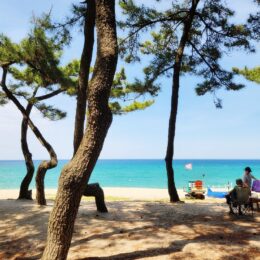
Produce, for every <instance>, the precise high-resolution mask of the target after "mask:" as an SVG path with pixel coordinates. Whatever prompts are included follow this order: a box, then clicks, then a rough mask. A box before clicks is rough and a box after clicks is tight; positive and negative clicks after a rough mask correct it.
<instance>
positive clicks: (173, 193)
mask: <svg viewBox="0 0 260 260" xmlns="http://www.w3.org/2000/svg"><path fill="white" fill-rule="evenodd" d="M198 3H199V0H193V1H192V6H191V8H190V10H189V14H188V16H187V18H186V20H185V22H184V27H183V33H182V36H181V40H180V43H179V47H178V49H177V52H176V57H175V63H174V68H173V70H174V71H173V84H172V97H171V111H170V119H169V127H168V143H167V151H166V156H165V164H166V171H167V181H168V193H169V196H170V202H178V201H180V198H179V195H178V192H177V189H176V185H175V181H174V168H173V156H174V140H175V132H176V119H177V113H178V101H179V89H180V72H181V64H182V58H183V54H184V49H185V46H186V44H187V41H188V39H189V33H190V29H191V27H192V22H193V19H194V15H195V12H196V8H197V6H198Z"/></svg>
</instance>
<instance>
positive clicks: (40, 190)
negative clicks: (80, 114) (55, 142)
mask: <svg viewBox="0 0 260 260" xmlns="http://www.w3.org/2000/svg"><path fill="white" fill-rule="evenodd" d="M7 71H8V67H3V75H2V81H1V86H2V89H3V91H4V92H5V94H6V96H7V97H8V98H9V99H10V100H11V101H12V102H13V103H14V104H15V106H16V107H17V108H18V110H19V111H20V112H21V113H22V115H23V117H24V118H26V120H28V125H29V127H30V128H31V130H32V131H33V133H34V135H35V137H36V138H37V139H38V140H39V142H40V143H41V144H42V145H43V147H45V149H46V150H47V151H48V152H49V155H50V160H49V161H43V162H42V163H41V164H40V165H39V167H38V171H37V176H39V177H38V178H39V182H38V184H37V180H36V188H37V190H36V200H37V203H38V204H40V205H46V201H45V196H44V186H43V185H42V184H43V181H42V180H43V179H44V176H45V174H46V171H47V170H48V169H51V168H53V167H55V166H56V165H57V163H58V160H57V155H56V153H55V151H54V149H53V148H52V146H51V145H50V144H49V143H48V142H47V140H46V139H45V138H44V137H43V135H42V134H41V132H40V130H39V129H38V128H37V127H36V126H35V125H34V123H33V122H32V120H31V119H30V117H29V116H28V115H27V113H26V110H25V109H24V107H23V106H22V105H21V103H20V102H19V101H18V99H17V98H16V97H15V96H14V95H13V93H12V92H11V91H10V90H9V89H8V88H7V86H6V76H7ZM40 174H42V176H40ZM36 178H37V177H36Z"/></svg>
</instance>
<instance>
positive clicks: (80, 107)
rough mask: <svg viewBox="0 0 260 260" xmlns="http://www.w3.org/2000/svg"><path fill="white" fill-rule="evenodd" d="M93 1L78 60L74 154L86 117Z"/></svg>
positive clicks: (89, 5)
mask: <svg viewBox="0 0 260 260" xmlns="http://www.w3.org/2000/svg"><path fill="white" fill-rule="evenodd" d="M95 9H96V4H95V1H93V0H90V1H87V11H86V17H85V25H84V46H83V51H82V54H81V60H80V71H79V84H78V92H77V107H76V116H75V127H74V155H75V154H76V152H77V150H78V148H79V145H80V143H81V140H82V138H83V135H84V128H85V127H84V123H85V117H86V104H87V88H88V81H89V70H90V65H91V60H92V55H93V45H94V29H95V13H96V12H95Z"/></svg>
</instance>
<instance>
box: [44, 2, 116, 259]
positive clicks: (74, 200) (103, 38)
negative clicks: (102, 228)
mask: <svg viewBox="0 0 260 260" xmlns="http://www.w3.org/2000/svg"><path fill="white" fill-rule="evenodd" d="M96 28H97V38H98V47H97V59H96V63H95V67H94V72H93V77H92V80H91V82H90V85H89V89H88V112H89V115H88V124H87V130H86V133H85V134H84V137H83V139H82V142H81V144H80V146H79V149H78V151H77V153H76V154H75V156H74V157H73V159H72V160H71V161H70V162H69V163H68V164H67V165H66V166H65V167H64V169H63V170H62V173H61V176H60V179H59V187H58V192H57V197H56V200H55V204H54V208H53V210H52V212H51V215H50V219H49V225H48V236H47V243H46V248H45V250H44V253H43V256H42V259H44V260H56V259H57V260H63V259H66V257H67V254H68V250H69V247H70V243H71V239H72V234H73V228H74V222H75V219H76V215H77V212H78V208H79V203H80V199H81V197H82V194H83V192H84V187H85V185H86V183H87V182H88V180H89V178H90V175H91V173H92V170H93V168H94V167H95V164H96V162H97V159H98V157H99V154H100V152H101V150H102V147H103V144H104V140H105V138H106V135H107V132H108V129H109V127H110V124H111V122H112V113H111V111H110V109H109V105H108V100H109V96H110V91H111V86H112V82H113V78H114V74H115V70H116V64H117V56H118V49H117V36H116V23H115V1H114V0H96Z"/></svg>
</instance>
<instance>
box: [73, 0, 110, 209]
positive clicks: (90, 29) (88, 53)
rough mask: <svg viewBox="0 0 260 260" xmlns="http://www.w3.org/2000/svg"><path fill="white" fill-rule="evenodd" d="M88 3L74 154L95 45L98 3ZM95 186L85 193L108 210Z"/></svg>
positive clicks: (81, 132) (82, 122) (82, 121)
mask: <svg viewBox="0 0 260 260" xmlns="http://www.w3.org/2000/svg"><path fill="white" fill-rule="evenodd" d="M86 3H87V10H86V16H85V24H84V46H83V51H82V54H81V59H80V71H79V85H78V93H77V106H76V116H75V127H74V155H75V154H76V152H77V150H78V148H79V145H80V143H81V141H82V138H83V135H84V130H85V127H84V123H85V118H86V105H87V89H88V81H89V70H90V65H91V61H92V56H93V46H94V31H95V16H96V10H95V9H96V3H95V1H93V0H89V1H86ZM94 187H96V186H95V185H94V184H90V185H87V187H86V189H85V192H84V195H85V193H86V194H88V195H87V196H89V197H95V200H96V204H97V210H98V211H100V212H107V207H106V205H105V198H104V192H103V190H102V189H101V187H100V186H99V188H97V189H93V188H94ZM87 189H89V190H87ZM101 191H102V192H101ZM102 194H103V195H102ZM100 196H101V197H102V196H103V199H99V198H101V197H100Z"/></svg>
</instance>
